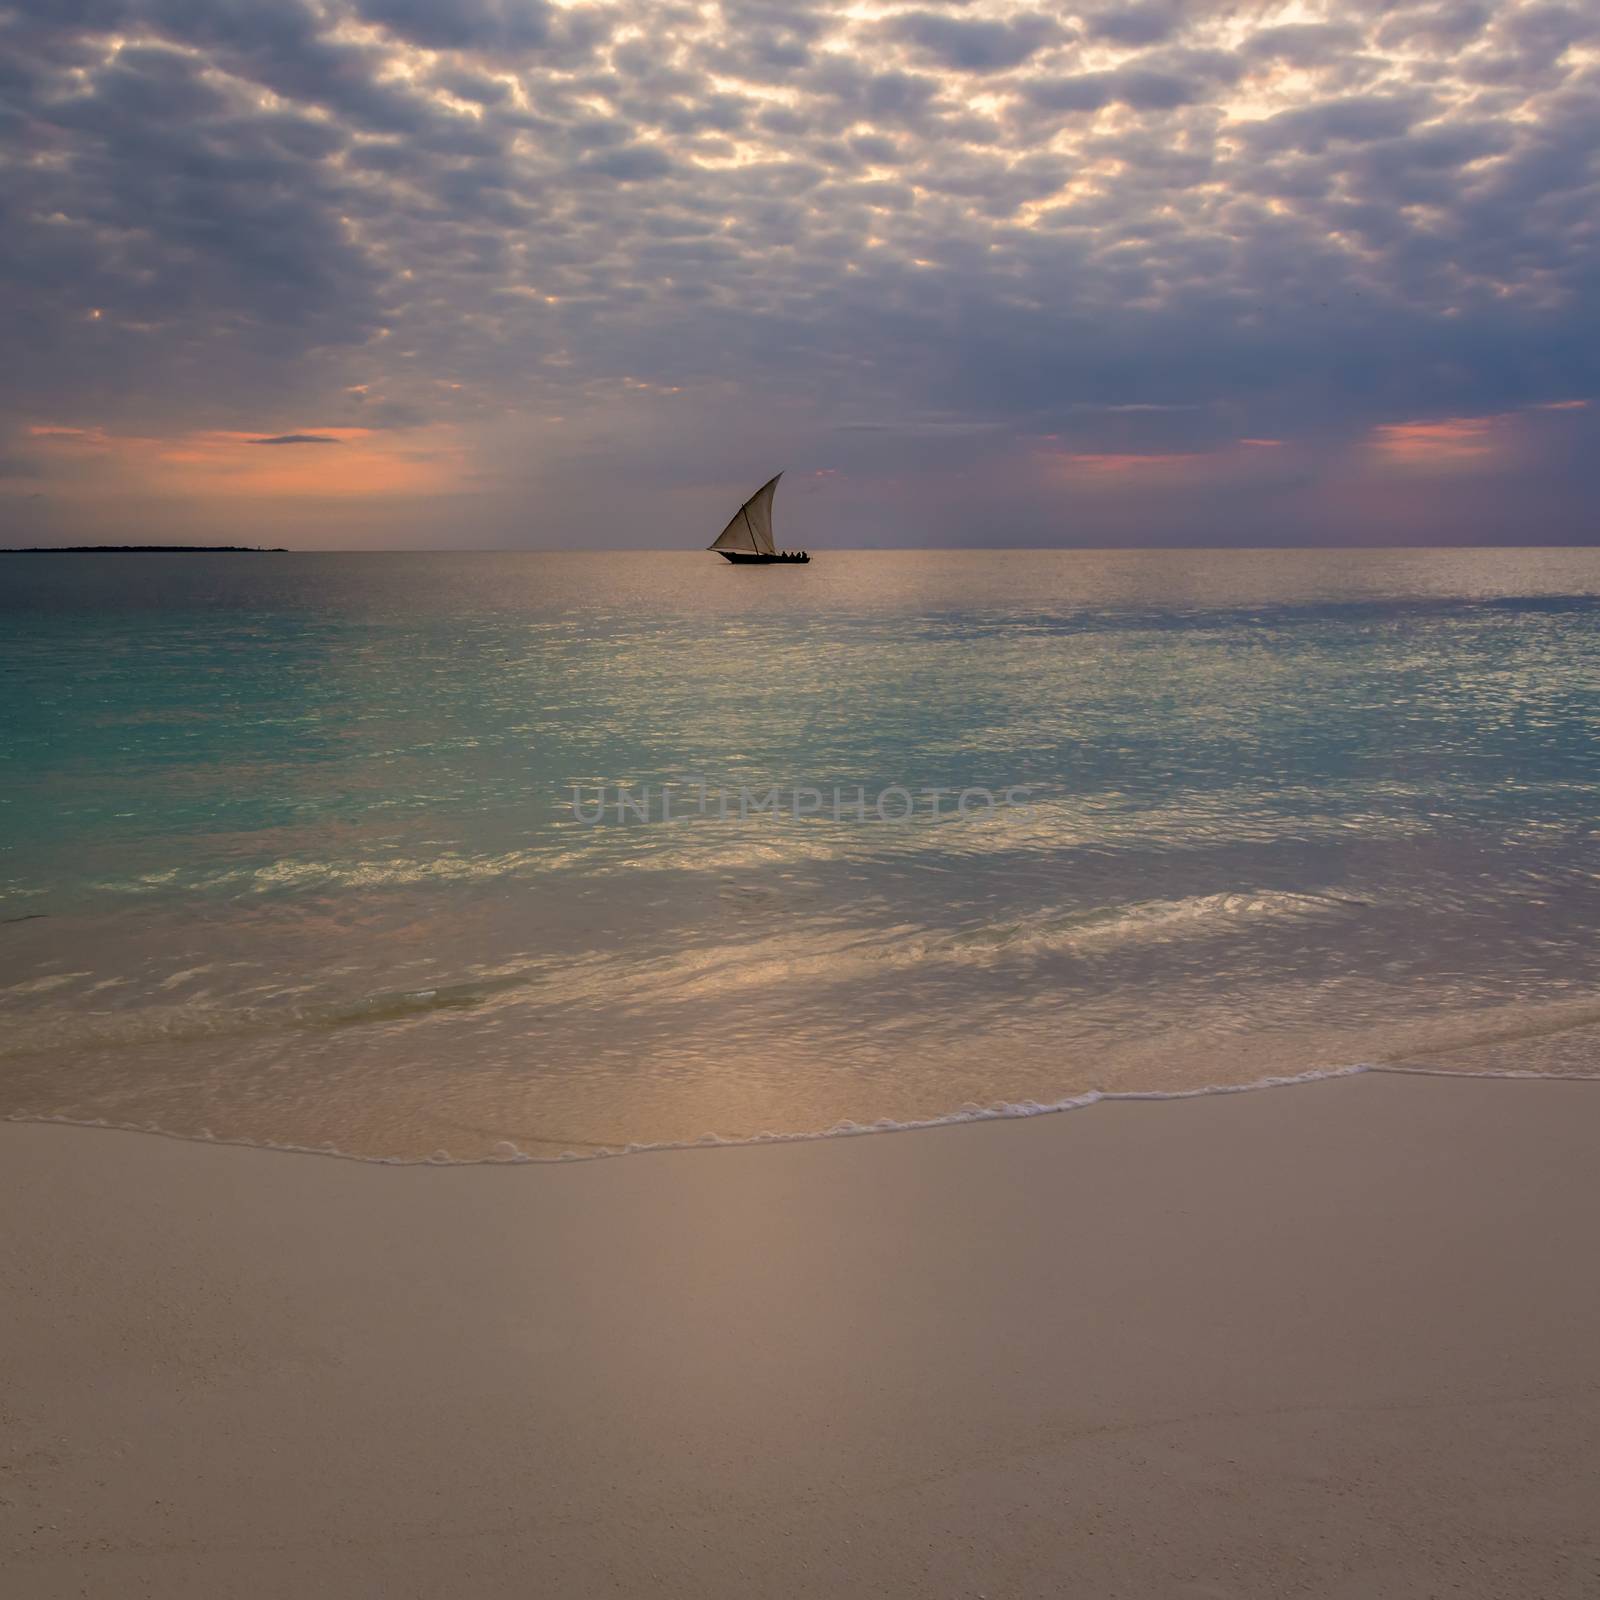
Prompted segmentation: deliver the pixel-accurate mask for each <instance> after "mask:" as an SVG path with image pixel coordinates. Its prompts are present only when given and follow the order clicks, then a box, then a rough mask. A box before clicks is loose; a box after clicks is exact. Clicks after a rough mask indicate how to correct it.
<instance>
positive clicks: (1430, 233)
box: [0, 0, 1600, 543]
mask: <svg viewBox="0 0 1600 1600" xmlns="http://www.w3.org/2000/svg"><path fill="white" fill-rule="evenodd" d="M0 55H3V57H4V59H5V61H6V63H7V66H6V69H5V73H4V77H3V79H0V163H3V164H0V183H3V199H0V204H3V213H0V217H3V222H4V229H3V238H4V245H3V247H0V248H3V261H0V271H3V274H4V300H3V307H0V315H3V318H4V323H3V326H4V333H5V339H6V348H7V350H8V352H9V353H10V354H11V360H10V361H9V362H8V363H7V366H6V371H5V375H4V376H3V377H0V385H3V391H0V424H3V426H4V430H5V437H3V438H0V454H4V455H6V456H7V457H9V458H13V459H15V460H18V461H22V462H25V463H27V470H26V471H25V472H18V473H12V474H9V475H7V476H6V477H5V479H4V482H3V484H0V495H4V496H7V497H10V498H9V499H8V502H7V503H8V504H21V503H22V502H23V501H24V500H25V499H26V498H27V497H28V496H33V497H37V495H38V493H39V490H40V488H41V487H42V486H44V480H47V479H48V480H50V481H49V483H48V487H49V488H50V489H51V490H52V493H51V494H49V495H48V496H46V503H47V504H48V506H49V507H50V509H49V510H48V511H47V512H46V511H39V512H37V513H30V514H36V515H38V516H49V517H51V518H55V519H70V518H71V517H72V516H73V515H74V514H77V515H80V516H83V517H92V516H93V515H96V514H100V513H96V512H95V511H94V508H93V506H91V505H89V504H88V503H87V502H82V503H79V504H78V505H77V507H76V512H75V511H74V505H73V501H72V494H71V491H72V489H73V485H74V482H75V481H76V479H75V476H74V475H75V474H81V473H82V472H83V470H84V469H83V468H82V467H81V465H78V463H81V461H82V460H83V459H85V455H84V452H83V451H81V450H79V451H77V452H76V454H74V453H73V452H71V451H69V450H68V449H67V447H66V446H65V445H64V444H63V443H61V441H64V440H69V439H72V438H83V437H91V436H92V437H93V438H94V439H96V440H98V441H101V443H100V445H98V446H97V448H98V449H99V450H100V454H99V456H98V457H97V458H96V459H98V460H100V461H101V462H102V463H103V466H102V468H101V469H99V470H100V477H99V479H97V480H96V481H98V482H102V483H110V482H112V481H114V478H115V471H116V465H115V463H116V461H117V460H118V459H120V458H119V457H118V456H117V450H118V448H119V445H118V441H119V440H123V439H131V438H134V437H135V436H136V437H137V438H138V439H139V440H140V441H143V442H144V443H143V444H142V445H141V447H140V448H141V450H142V454H141V455H140V458H139V459H140V460H141V461H142V462H144V463H145V465H144V466H143V467H142V468H141V471H142V472H143V473H144V476H143V478H141V483H142V484H143V485H144V488H143V489H141V492H147V493H149V494H150V495H152V496H155V497H156V500H152V508H153V509H152V511H151V514H152V515H155V514H157V510H161V511H162V514H169V513H170V514H173V515H176V514H177V513H176V511H174V507H176V506H177V505H179V503H180V502H181V500H182V497H183V480H182V477H181V462H182V459H183V457H184V455H185V452H184V451H183V450H182V449H174V450H171V451H167V452H165V453H163V451H162V450H160V449H158V448H156V447H155V446H153V445H150V444H149V441H151V440H152V439H154V440H161V439H167V440H173V441H181V440H183V439H185V438H188V437H191V436H196V435H200V434H208V433H209V434H217V433H220V432H228V431H231V433H232V434H237V435H238V436H240V437H242V438H247V439H248V440H249V441H250V442H255V443H263V444H267V443H271V444H284V445H291V444H294V445H298V444H312V443H319V442H336V443H339V442H345V441H346V440H347V439H353V440H358V441H360V448H361V449H363V450H366V451H368V452H369V453H370V452H371V451H372V450H374V449H376V448H377V447H376V446H374V445H372V444H371V442H370V441H372V440H373V439H376V438H381V437H393V438H394V439H396V440H397V443H395V444H394V445H393V446H389V447H385V449H386V450H387V454H385V455H384V457H383V459H384V461H385V462H387V463H390V464H391V465H392V464H393V463H395V462H399V461H401V460H402V459H406V460H410V461H411V462H412V463H413V465H416V466H417V467H418V470H419V471H420V469H421V464H423V463H426V464H427V471H428V478H427V481H428V483H429V485H430V486H431V489H430V494H429V495H418V494H411V495H409V496H406V497H404V501H403V503H401V501H400V500H399V499H395V498H393V497H391V499H390V500H389V501H388V502H384V500H383V494H382V487H383V485H384V484H385V483H389V482H393V481H396V480H394V479H393V478H392V476H391V477H385V476H384V474H383V473H379V472H377V471H376V470H374V471H373V472H372V474H371V475H370V482H371V484H372V485H373V505H372V509H371V510H370V512H368V513H364V512H363V511H362V510H361V501H360V497H359V495H356V494H354V493H353V492H352V491H351V490H350V485H351V484H363V483H366V482H368V481H369V479H367V478H362V477H360V476H359V474H357V473H356V471H355V468H354V467H346V468H344V469H342V470H343V473H344V481H343V492H344V496H345V498H344V499H343V500H342V501H341V502H340V505H339V508H338V510H337V514H336V515H335V514H334V513H333V512H330V513H329V519H330V520H329V521H328V522H327V524H326V527H327V530H328V532H327V537H328V538H329V539H330V541H332V542H350V541H351V540H352V539H370V540H374V541H379V542H382V541H383V540H386V539H393V540H398V541H401V542H430V541H442V540H444V539H446V538H447V537H459V538H466V539H469V540H470V541H471V542H474V543H516V542H527V541H531V542H560V541H562V540H563V539H564V538H566V537H567V535H568V530H570V529H572V528H575V527H582V528H586V529H594V528H596V527H601V528H605V529H607V530H608V532H607V534H606V537H608V538H612V539H621V540H637V541H639V542H646V543H649V542H663V543H665V542H675V541H677V540H679V539H681V538H692V537H694V536H696V535H698V534H699V533H701V532H703V531H704V529H703V524H704V522H705V520H706V519H707V518H708V517H712V516H713V514H714V513H715V511H716V510H717V509H718V508H719V507H720V506H721V505H722V500H723V498H724V497H725V495H726V493H727V492H730V491H731V489H732V488H735V487H739V486H748V484H749V483H754V482H759V481H760V479H761V478H762V477H764V476H766V475H767V474H768V473H769V471H771V470H776V467H777V466H779V465H784V464H791V465H793V466H794V467H795V468H797V469H798V471H797V475H803V474H804V473H805V472H808V471H815V472H817V473H819V474H824V473H825V474H826V476H825V477H823V476H819V477H818V479H817V480H816V481H817V485H818V492H817V493H816V494H815V495H813V496H811V497H809V499H808V500H807V506H808V507H817V508H825V509H819V510H818V511H817V512H816V513H815V514H816V515H819V516H820V515H825V516H826V517H827V518H828V519H829V523H830V526H829V527H827V528H822V527H819V528H817V529H815V530H814V531H815V532H816V533H817V534H819V535H821V536H823V537H826V535H827V533H828V532H829V531H833V532H834V533H835V534H836V536H837V537H840V538H849V537H857V538H862V539H866V540H869V541H880V542H895V541H902V542H922V541H925V540H935V541H945V540H980V541H981V540H991V541H996V542H1005V541H1007V540H1011V539H1016V540H1026V541H1033V540H1054V539H1060V540H1066V541H1076V542H1097V541H1108V542H1110V541H1119V540H1135V539H1153V540H1168V539H1171V540H1176V541H1183V540H1211V541H1225V540H1226V539H1227V538H1229V537H1235V536H1236V537H1238V538H1241V539H1246V540H1255V539H1260V540H1269V539H1275V538H1282V539H1288V540H1293V539H1295V538H1302V537H1303V538H1310V539H1321V540H1328V541H1339V540H1345V539H1352V540H1360V539H1402V538H1416V539H1429V538H1455V537H1459V538H1467V539H1494V538H1534V537H1540V538H1543V537H1551V538H1577V537H1585V536H1586V535H1587V534H1588V533H1589V532H1590V531H1591V530H1590V527H1589V524H1588V521H1587V518H1588V512H1587V509H1586V498H1587V497H1588V496H1589V495H1590V494H1591V492H1592V489H1593V473H1594V468H1593V466H1592V462H1593V460H1594V451H1593V444H1594V439H1593V432H1594V428H1595V417H1596V414H1597V413H1596V410H1595V408H1593V407H1589V406H1584V405H1581V404H1578V403H1577V402H1580V401H1585V400H1588V399H1590V398H1592V397H1593V396H1594V395H1595V392H1596V389H1597V386H1600V385H1597V380H1600V370H1597V369H1600V356H1597V351H1600V325H1597V324H1600V317H1597V314H1596V311H1597V294H1600V270H1597V268H1600V262H1597V256H1596V233H1595V222H1594V219H1595V217H1596V215H1597V214H1600V173H1597V167H1596V154H1595V153H1596V151H1597V150H1600V13H1597V12H1596V10H1595V8H1594V7H1592V6H1587V5H1578V4H1572V5H1563V4H1559V3H1549V0H1501V3H1498V4H1491V3H1460V0H1436V3H1421V4H1404V3H1402V4H1389V3H1381V4H1380V3H1377V0H1296V3H1293V4H1274V3H1267V0H1260V3H1256V0H1243V3H1230V4H1207V3H1204V0H1192V3H1186V4H1181V5H1180V4H1176V3H1170V4H1169V3H1165V0H1140V3H1136V4H1130V5H1121V6H1116V5H1105V6H1091V7H1086V8H1084V9H1082V10H1078V11H1070V12H1069V11H1063V10H1058V9H1054V8H1044V7H1040V6H1038V5H1036V4H1034V5H1030V4H1010V3H1001V0H971V3H967V4H959V5H957V4H929V3H920V4H911V5H893V4H874V3H870V0H869V3H868V4H865V5H863V4H859V3H848V4H847V3H844V0H837V3H834V0H825V3H805V0H801V3H783V4H779V3H777V0H721V3H720V4H719V3H716V0H706V3H697V4H682V5H678V4H672V3H667V4H655V5H643V4H636V3H606V4H594V5H589V4H581V3H580V4H570V5H567V4H563V5H554V4H544V3H542V0H451V3H444V0H317V3H311V0H278V3H274V4H272V5H259V6H257V5H249V4H244V3H239V4H231V3H228V4H224V3H219V4H215V5H195V4H193V3H191V0H49V3H45V0H26V3H23V4H14V5H12V6H10V7H8V8H4V9H0ZM1567 402H1572V403H1570V404H1567ZM1557 403H1561V408H1560V409H1551V407H1552V406H1553V405H1556V404H1557ZM263 423H266V424H268V425H269V426H270V425H271V424H273V423H276V425H277V426H278V427H280V428H282V427H285V425H289V426H293V425H295V424H300V425H302V426H304V425H306V424H311V425H313V426H312V427H311V428H310V429H308V431H306V432H281V433H271V432H265V433H264V432H263V431H262V427H263ZM341 430H344V431H341ZM1463 430H1465V431H1463ZM1463 437H1470V438H1471V440H1472V441H1473V448H1472V449H1471V450H1466V449H1463V448H1461V447H1460V445H1459V441H1460V439H1461V438H1463ZM406 441H411V442H409V443H407V442H406ZM1451 441H1455V442H1454V443H1453V444H1452V443H1451ZM130 448H131V447H130ZM306 454H307V465H306V466H305V467H303V468H301V469H297V470H294V471H289V470H288V468H287V466H286V469H285V473H284V476H283V477H282V480H281V481H282V483H283V485H284V486H285V492H286V493H288V492H292V493H294V494H296V495H305V496H308V497H310V498H315V485H316V482H317V476H316V473H317V469H315V468H314V466H312V465H311V464H310V461H309V458H310V457H311V456H314V455H316V454H317V453H316V452H307V453H306ZM352 454H353V451H341V452H330V453H329V459H330V465H329V467H328V469H327V470H328V472H329V473H338V472H340V471H341V469H340V468H339V467H337V466H335V465H333V464H332V458H333V457H334V456H336V455H337V456H338V457H339V458H340V459H346V458H348V457H350V456H351V455H352ZM289 455H294V456H295V458H296V459H299V457H298V453H295V452H289V453H286V455H285V457H284V460H285V462H286V463H287V460H288V457H289ZM169 459H170V461H172V462H174V463H177V464H176V465H173V466H172V467H171V469H170V471H171V473H172V474H173V476H172V477H171V479H170V489H169V491H163V490H162V489H161V484H162V483H164V482H168V480H167V479H164V478H162V476H161V473H162V472H164V471H167V470H168V468H166V467H165V466H163V465H162V463H164V462H167V461H169ZM218 481H219V482H220V481H221V480H218ZM237 481H238V482H240V483H246V482H248V483H249V484H250V485H251V486H252V492H253V493H255V492H260V489H261V485H263V484H265V483H268V482H269V479H268V478H267V477H263V476H262V475H261V474H250V475H248V477H240V478H239V479H238V480H237ZM407 481H410V480H407ZM57 490H60V491H62V492H61V493H57V492H55V491H57ZM163 492H165V493H167V500H166V501H163V502H161V505H160V506H159V507H158V506H157V503H156V502H157V500H159V498H160V495H161V494H162V493H163ZM207 492H208V493H217V494H220V493H223V492H225V485H224V486H223V487H216V486H215V485H213V486H212V487H211V488H209V489H208V490H207ZM446 503H448V508H449V514H448V516H445V515H444V514H443V511H444V508H445V506H446ZM646 506H650V507H652V508H653V510H652V512H651V515H650V516H649V518H646V517H645V516H644V515H643V508H644V507H646ZM163 508H164V509H163ZM104 514H105V515H109V514H110V513H109V512H106V513H104ZM363 516H365V517H366V520H365V521H363V520H362V518H363ZM41 526H44V528H45V531H46V532H47V533H57V532H58V533H59V535H60V536H62V537H68V536H70V535H72V534H73V533H75V532H77V531H79V530H78V529H76V528H74V527H71V526H69V525H68V523H67V521H63V520H58V521H57V522H53V523H50V524H48V525H41ZM446 528H448V529H449V530H450V532H449V533H448V534H447V533H445V532H444V531H442V530H444V529H446Z"/></svg>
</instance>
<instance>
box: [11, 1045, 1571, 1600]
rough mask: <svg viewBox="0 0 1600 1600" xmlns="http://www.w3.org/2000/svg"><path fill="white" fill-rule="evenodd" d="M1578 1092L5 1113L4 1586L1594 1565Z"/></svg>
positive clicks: (1053, 1575)
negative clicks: (394, 1115) (508, 1128)
mask: <svg viewBox="0 0 1600 1600" xmlns="http://www.w3.org/2000/svg"><path fill="white" fill-rule="evenodd" d="M1597 1157H1600V1084H1595V1083H1575V1082H1567V1083H1563V1082H1537V1081H1487V1080H1453V1081H1452V1080H1443V1079H1424V1078H1408V1077H1394V1076H1368V1077H1360V1078H1348V1079H1342V1080H1337V1081H1331V1082H1326V1083H1319V1084H1313V1085H1309V1086H1303V1087H1296V1088H1290V1089H1275V1090H1268V1091H1262V1092H1257V1093H1251V1094H1241V1095H1230V1096H1224V1097H1217V1098H1213V1099H1206V1100H1191V1101H1184V1102H1169V1103H1154V1104H1122V1105H1101V1106H1097V1107H1094V1108H1092V1109H1089V1110H1086V1111H1080V1112H1073V1113H1070V1114H1067V1115H1064V1116H1056V1117H1046V1118H1039V1119H1035V1120H1033V1121H1028V1122H1011V1123H992V1124H981V1125H976V1126H968V1127H959V1128H952V1129H946V1130H938V1131H934V1132H926V1133H914V1134H903V1135H895V1136H884V1137H869V1138H857V1139H844V1140H833V1141H826V1142H820V1143H812V1144H801V1145H787V1146H777V1147H759V1148H747V1149H725V1150H697V1151H685V1152H678V1153H670V1154H659V1155H647V1156H637V1157H629V1158H625V1159H622V1160H612V1161H605V1162H597V1163H589V1164H583V1165H568V1166H561V1167H548V1166H547V1167H511V1168H471V1169H418V1168H409V1169H407V1168H384V1167H376V1166H363V1165H359V1164H355V1163H350V1162H341V1161H334V1160H328V1159H324V1158H319V1157H315V1156H291V1155H282V1154H274V1153H270V1152H263V1151H253V1150H245V1149H228V1148H216V1147H207V1146H203V1145H194V1144H181V1143H176V1142H172V1141H167V1140H161V1139H156V1138H151V1137H147V1136H141V1135H137V1134H120V1133H105V1132H96V1131H91V1130H81V1129H72V1128H61V1127H40V1126H24V1125H20V1124H18V1125H8V1126H0V1203H3V1207H4V1217H5V1237H4V1243H3V1248H0V1296H3V1311H0V1379H3V1382H4V1385H5V1388H4V1398H3V1401H0V1408H3V1410H0V1428H3V1440H4V1444H3V1454H0V1593H4V1594H5V1595H7V1596H17V1597H19V1600H45V1597H51V1596H58V1595H60V1596H68V1595H70V1596H79V1595H91V1596H117V1597H123V1596H139V1595H150V1596H160V1597H162V1600H169V1597H183V1596H196V1597H201V1596H203V1597H207V1600H216V1597H223V1596H234V1595H237V1596H252V1597H254V1596H286V1597H287V1596H295V1597H305V1596H338V1597H341V1600H348V1597H359V1596H385V1597H396V1596H423V1595H426V1596H439V1597H444V1596H451V1597H455V1596H463V1597H478V1596H518V1597H532V1596H559V1597H567V1596H586V1595H618V1594H622V1595H655V1594H663V1593H664V1594H673V1595H683V1596H695V1597H702V1596H730V1597H731V1596H740V1597H746V1596H749V1597H760V1596H788V1595H819V1596H821V1595H840V1596H856V1595H886V1596H891V1595H892V1596H922V1595H928V1596H946V1595H949V1596H957V1595H964V1596H972V1595H980V1594H981V1595H987V1596H990V1597H991V1600H998V1597H1001V1596H1007V1597H1010V1596H1034V1595H1039V1596H1043V1595H1069V1596H1073V1597H1079V1596H1081V1597H1088V1600H1100V1597H1109V1596H1130V1597H1132V1596H1138V1597H1144V1596H1156V1597H1168V1596H1194V1597H1201V1596H1207V1597H1215V1596H1261V1597H1268V1596H1270V1597H1273V1600H1277V1597H1281V1596H1289V1595H1313V1596H1341V1597H1350V1600H1393V1597H1408V1596H1462V1595H1466V1596H1493V1597H1495V1600H1552V1597H1557V1596H1572V1597H1579V1596H1582V1597H1586V1600H1592V1597H1593V1596H1595V1595H1596V1594H1600V1537H1597V1535H1600V1382H1597V1379H1600V1271H1597V1270H1596V1265H1595V1263H1596V1257H1597V1251H1596V1243H1597V1226H1596V1224H1597V1219H1600V1159H1597Z"/></svg>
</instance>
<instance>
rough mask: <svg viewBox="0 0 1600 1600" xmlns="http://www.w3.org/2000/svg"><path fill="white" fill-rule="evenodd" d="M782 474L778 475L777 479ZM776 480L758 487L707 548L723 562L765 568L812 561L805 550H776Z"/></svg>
mask: <svg viewBox="0 0 1600 1600" xmlns="http://www.w3.org/2000/svg"><path fill="white" fill-rule="evenodd" d="M782 476H783V474H782V473H781V472H780V473H779V474H778V478H781V477H782ZM778 478H773V479H771V480H770V481H769V482H767V483H764V484H762V485H761V487H760V488H759V489H757V490H756V492H755V493H754V494H753V495H751V496H750V498H749V499H748V500H746V501H745V503H744V504H743V505H742V506H740V507H739V509H738V510H737V511H735V512H734V514H733V521H732V522H730V523H729V524H728V526H727V527H726V528H724V529H723V530H722V532H721V533H719V534H718V535H717V536H716V538H715V539H713V540H712V541H711V544H710V545H709V546H708V548H709V549H712V550H715V551H716V552H717V554H718V555H719V556H721V557H722V558H723V560H725V561H735V562H744V563H748V564H750V565H752V566H757V565H759V566H766V565H770V564H772V563H774V562H780V561H781V562H789V563H792V564H799V563H802V562H806V561H809V560H810V559H811V557H810V556H809V555H807V554H806V552H805V551H804V550H779V549H778V548H777V547H776V546H775V545H774V544H773V542H772V497H773V495H775V494H776V493H777V492H778Z"/></svg>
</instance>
